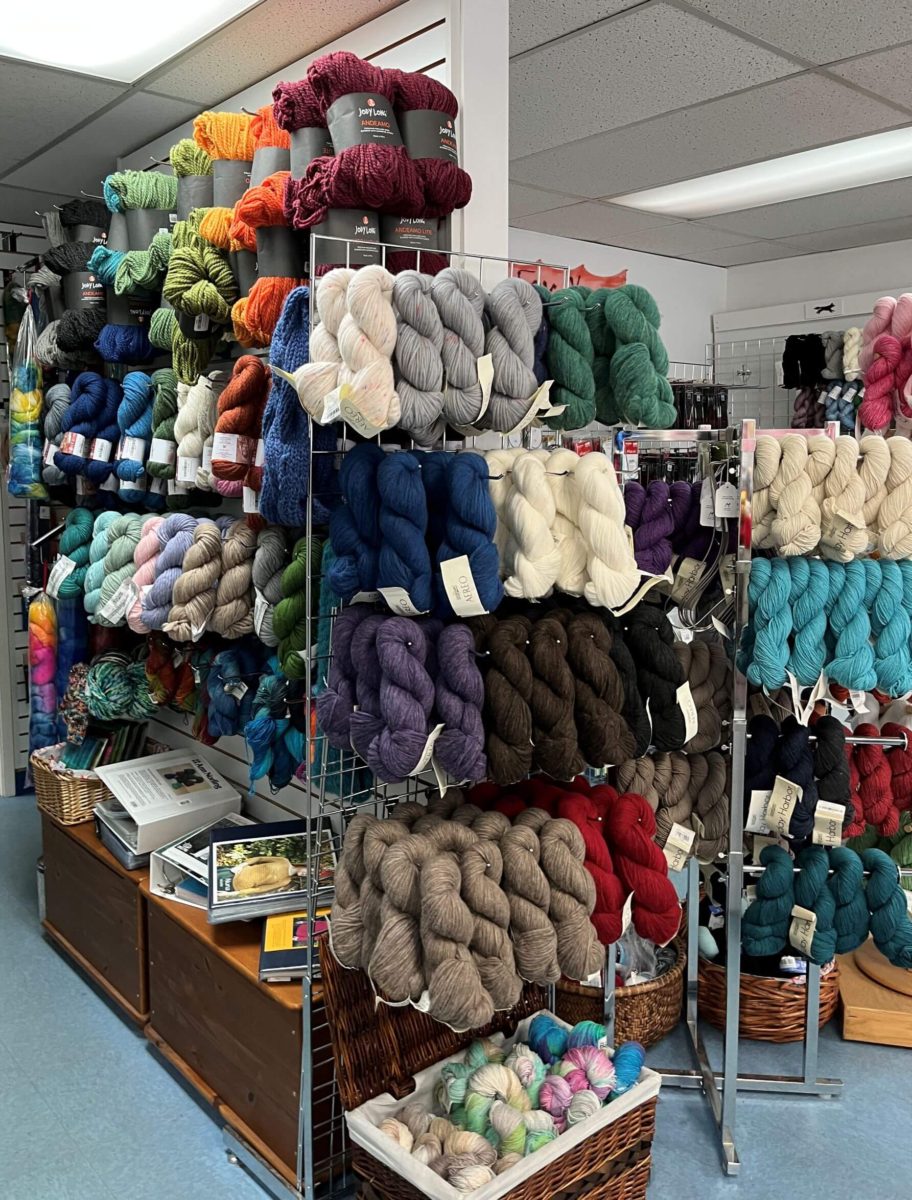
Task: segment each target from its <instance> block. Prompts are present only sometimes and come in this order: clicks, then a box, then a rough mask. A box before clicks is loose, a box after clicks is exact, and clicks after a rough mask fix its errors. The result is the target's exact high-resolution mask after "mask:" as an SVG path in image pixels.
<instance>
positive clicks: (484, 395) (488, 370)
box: [475, 354, 494, 421]
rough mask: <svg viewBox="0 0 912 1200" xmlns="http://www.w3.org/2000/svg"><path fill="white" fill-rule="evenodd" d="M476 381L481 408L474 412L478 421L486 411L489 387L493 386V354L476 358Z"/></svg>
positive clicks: (488, 401) (488, 402) (489, 392)
mask: <svg viewBox="0 0 912 1200" xmlns="http://www.w3.org/2000/svg"><path fill="white" fill-rule="evenodd" d="M478 382H479V384H480V385H481V408H480V409H479V410H478V412H477V413H476V414H475V420H476V421H478V420H479V419H480V418H481V417H483V416H484V415H485V413H486V412H487V411H488V405H489V404H490V403H491V389H492V387H493V386H494V355H493V354H482V356H481V358H479V360H478Z"/></svg>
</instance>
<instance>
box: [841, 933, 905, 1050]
mask: <svg viewBox="0 0 912 1200" xmlns="http://www.w3.org/2000/svg"><path fill="white" fill-rule="evenodd" d="M839 972H840V973H839V995H840V998H841V1000H842V1036H843V1037H844V1038H845V1039H846V1041H849V1042H873V1043H876V1044H878V1045H881V1046H912V996H910V995H909V994H908V988H909V984H910V976H912V972H909V971H901V970H899V968H897V967H893V966H891V965H890V964H889V963H888V962H887V960H886V959H885V958H884V957H883V955H882V954H880V953H879V951H878V950H877V949H876V948H875V946H874V943H873V941H868V942H866V943H865V944H864V945H863V946H861V947H859V949H858V950H856V951H854V953H852V954H840V956H839ZM890 985H892V986H890Z"/></svg>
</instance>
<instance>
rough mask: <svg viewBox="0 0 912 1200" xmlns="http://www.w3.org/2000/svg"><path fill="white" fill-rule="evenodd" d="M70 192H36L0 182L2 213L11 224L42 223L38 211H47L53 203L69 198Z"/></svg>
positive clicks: (0, 208)
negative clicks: (37, 214)
mask: <svg viewBox="0 0 912 1200" xmlns="http://www.w3.org/2000/svg"><path fill="white" fill-rule="evenodd" d="M69 198H70V193H69V192H60V191H53V192H35V191H29V190H28V189H26V188H17V187H8V186H7V185H6V184H2V183H0V214H2V219H3V221H9V223H10V224H11V225H39V226H40V225H41V218H40V217H38V216H36V215H35V213H36V211H37V212H46V211H47V210H48V209H49V208H50V207H51V205H52V204H61V203H62V202H63V201H64V200H69Z"/></svg>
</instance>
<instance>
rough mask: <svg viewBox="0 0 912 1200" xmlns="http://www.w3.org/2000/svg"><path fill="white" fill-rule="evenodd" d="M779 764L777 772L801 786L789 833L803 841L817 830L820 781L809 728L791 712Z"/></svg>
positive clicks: (791, 836)
mask: <svg viewBox="0 0 912 1200" xmlns="http://www.w3.org/2000/svg"><path fill="white" fill-rule="evenodd" d="M776 767H777V774H779V775H781V776H782V777H783V778H784V779H789V780H791V782H792V783H797V784H798V786H799V787H800V788H801V799H800V800H799V801H798V803H797V804H796V805H795V808H794V811H793V812H792V817H791V820H790V821H789V827H788V836H789V837H790V838H794V839H795V840H796V841H804V839H805V838H809V837H810V836H811V834H812V833H813V832H814V809H815V808H816V807H817V781H816V779H815V778H814V755H813V752H812V750H811V741H810V731H809V730H808V728H807V726H806V725H799V724H798V721H797V720H796V719H795V718H794V717H791V716H790V717H786V719H785V720H784V721H783V722H782V729H781V737H780V739H779V746H778V753H777V756H776Z"/></svg>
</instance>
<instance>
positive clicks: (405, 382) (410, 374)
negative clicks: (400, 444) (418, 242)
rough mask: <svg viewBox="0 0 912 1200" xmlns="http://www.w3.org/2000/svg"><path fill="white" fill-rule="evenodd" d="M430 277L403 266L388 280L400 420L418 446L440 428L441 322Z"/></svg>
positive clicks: (434, 438)
mask: <svg viewBox="0 0 912 1200" xmlns="http://www.w3.org/2000/svg"><path fill="white" fill-rule="evenodd" d="M432 283H433V280H432V279H431V277H430V275H422V274H421V272H419V271H402V272H401V273H400V274H399V275H397V276H396V277H395V279H394V281H393V308H394V310H395V312H396V350H395V355H394V358H393V364H394V368H395V373H396V391H397V392H398V393H399V404H400V406H401V414H400V417H399V425H400V427H401V428H402V429H405V430H407V432H408V433H410V434H411V435H412V437H413V438H414V439H415V441H416V442H418V444H419V445H421V446H431V445H433V444H434V442H436V441H437V439H438V438H439V437H440V435H441V434H442V433H443V416H442V414H443V358H442V352H443V324H442V322H441V320H440V313H439V312H438V311H437V306H436V305H435V304H434V302H433V301H432V299H431V285H432Z"/></svg>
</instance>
